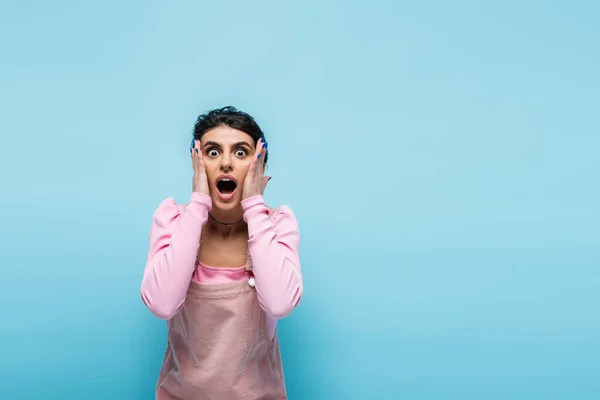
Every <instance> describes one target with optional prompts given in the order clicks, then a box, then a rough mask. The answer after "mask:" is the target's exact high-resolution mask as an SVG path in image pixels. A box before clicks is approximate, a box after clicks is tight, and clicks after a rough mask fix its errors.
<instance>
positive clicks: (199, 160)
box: [194, 140, 204, 172]
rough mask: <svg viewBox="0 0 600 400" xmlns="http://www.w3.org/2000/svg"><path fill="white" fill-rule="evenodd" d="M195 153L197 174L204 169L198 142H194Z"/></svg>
mask: <svg viewBox="0 0 600 400" xmlns="http://www.w3.org/2000/svg"><path fill="white" fill-rule="evenodd" d="M194 152H195V153H196V166H197V167H198V172H202V168H203V167H204V163H203V159H202V152H201V151H200V141H199V140H196V149H195V151H194Z"/></svg>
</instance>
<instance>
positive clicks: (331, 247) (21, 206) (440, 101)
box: [0, 0, 600, 400]
mask: <svg viewBox="0 0 600 400" xmlns="http://www.w3.org/2000/svg"><path fill="white" fill-rule="evenodd" d="M597 4H598V3H597V2H591V1H589V2H585V1H575V2H568V1H554V2H547V1H526V2H523V1H503V2H487V3H486V4H485V5H484V4H483V2H476V1H466V0H462V1H453V2H444V1H421V2H392V1H381V0H375V1H362V2H347V1H344V2H342V1H329V2H325V3H321V2H318V1H303V2H301V3H287V2H286V3H285V4H284V3H282V2H276V1H272V2H248V1H229V2H205V1H203V2H199V1H196V2H193V1H178V2H166V1H164V2H158V1H128V2H117V1H102V2H76V1H52V2H42V1H28V2H23V1H3V2H2V5H1V7H0V45H1V48H0V49H1V53H0V54H1V57H2V63H1V64H0V75H1V89H0V93H1V98H0V113H1V114H2V117H1V118H0V132H1V135H2V141H1V146H0V160H1V161H0V163H1V165H0V167H1V168H0V170H1V174H2V179H1V182H2V185H1V187H2V189H1V190H2V196H1V198H0V221H1V223H0V225H1V227H0V246H1V251H0V267H1V268H2V271H1V275H0V301H1V303H0V304H1V307H2V309H1V314H0V315H1V316H2V319H3V322H2V329H1V330H0V351H1V352H0V398H1V399H51V398H60V399H86V400H92V399H151V398H152V396H153V391H154V385H155V381H156V376H157V374H158V369H159V368H160V363H161V361H162V356H163V351H164V346H165V334H166V327H165V324H164V322H163V321H160V320H158V319H156V318H154V317H153V316H152V315H151V314H150V313H149V312H148V311H147V310H146V309H145V307H144V306H143V304H142V302H141V300H140V296H139V286H140V282H141V278H142V272H143V268H144V263H145V258H146V251H147V245H148V243H147V239H148V228H149V225H150V221H151V215H152V212H153V210H154V209H155V208H156V206H157V205H158V204H159V203H160V201H161V200H162V199H163V198H164V197H166V196H173V197H175V198H176V199H177V200H178V201H181V202H185V201H187V199H188V198H189V193H190V189H191V171H190V167H189V159H188V156H189V152H188V144H189V141H190V139H191V130H192V127H193V122H194V120H195V117H196V116H197V115H198V114H199V113H201V112H204V111H207V110H208V109H210V108H213V107H219V106H223V105H229V104H232V105H235V106H237V107H239V108H241V109H243V110H246V111H248V112H250V113H252V114H253V115H254V116H255V117H256V118H257V120H258V121H259V123H260V124H261V125H262V127H263V128H264V130H265V131H266V133H267V138H268V140H269V149H270V150H271V154H270V168H269V174H270V175H271V176H273V179H272V181H271V182H270V184H269V188H268V190H267V193H266V197H267V200H268V202H269V203H270V204H271V205H272V206H276V205H279V204H282V203H284V204H287V205H289V206H291V207H292V208H293V209H294V211H295V213H296V214H297V217H298V219H299V223H300V228H301V232H302V254H301V257H302V261H303V271H304V278H305V296H304V298H303V301H302V303H301V305H300V306H299V308H298V309H297V310H296V311H295V312H294V313H293V314H292V316H290V317H289V318H287V319H285V320H283V321H282V322H281V323H280V335H281V339H282V346H283V356H284V363H285V373H286V377H287V384H288V388H289V394H290V398H291V399H310V400H318V399H473V400H475V399H476V400H481V399H486V400H493V399H512V400H516V399H527V400H531V399H544V400H550V399H570V400H571V399H581V400H583V399H598V398H600V313H599V312H598V303H599V302H600V291H599V289H598V288H599V286H600V272H599V263H600V246H599V244H600V215H599V212H598V207H599V204H600V187H599V184H598V181H599V172H600V157H599V155H598V153H599V151H600V136H599V135H600V129H599V128H600V117H599V112H598V110H599V105H600V98H599V97H600V95H599V93H600V74H599V73H598V71H599V70H600V56H599V47H598V43H599V42H600V28H599V26H598V19H597V18H598V17H597V16H598V13H599V12H600V7H599V6H598V5H597Z"/></svg>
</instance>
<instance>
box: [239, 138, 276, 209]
mask: <svg viewBox="0 0 600 400" xmlns="http://www.w3.org/2000/svg"><path fill="white" fill-rule="evenodd" d="M266 154H267V143H265V141H264V139H262V138H261V139H260V140H259V141H258V143H257V146H256V152H255V153H254V156H253V157H252V162H251V163H250V168H248V174H247V175H246V179H245V180H244V192H243V196H242V197H243V199H247V198H250V197H252V196H256V195H258V194H260V195H262V194H264V193H265V188H266V187H267V182H268V181H269V179H271V177H270V176H264V175H265V155H266Z"/></svg>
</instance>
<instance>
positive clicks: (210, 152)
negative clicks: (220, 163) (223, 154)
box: [208, 149, 219, 157]
mask: <svg viewBox="0 0 600 400" xmlns="http://www.w3.org/2000/svg"><path fill="white" fill-rule="evenodd" d="M208 155H209V156H210V157H216V156H218V155H219V152H218V151H217V150H216V149H210V150H209V151H208Z"/></svg>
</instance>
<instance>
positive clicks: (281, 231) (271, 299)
mask: <svg viewBox="0 0 600 400" xmlns="http://www.w3.org/2000/svg"><path fill="white" fill-rule="evenodd" d="M242 207H243V209H244V220H245V221H246V223H247V224H248V233H249V239H248V249H249V251H250V257H251V258H252V268H253V272H254V276H255V280H256V291H257V296H258V300H259V302H260V305H261V307H262V308H263V310H265V312H266V313H267V314H269V315H270V316H271V317H273V318H276V319H281V318H284V317H286V316H288V315H289V314H291V312H292V311H293V309H294V308H295V307H296V306H297V305H298V303H299V302H300V298H301V297H302V293H303V290H304V289H303V284H302V274H301V270H300V258H299V247H300V233H299V229H298V223H297V221H296V217H295V215H294V213H293V212H292V210H291V209H290V208H289V207H287V206H280V207H279V209H278V210H277V211H275V215H274V216H273V218H270V217H269V208H268V207H267V205H266V204H265V201H264V198H263V196H261V195H257V196H252V197H250V198H248V199H245V200H243V201H242Z"/></svg>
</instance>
